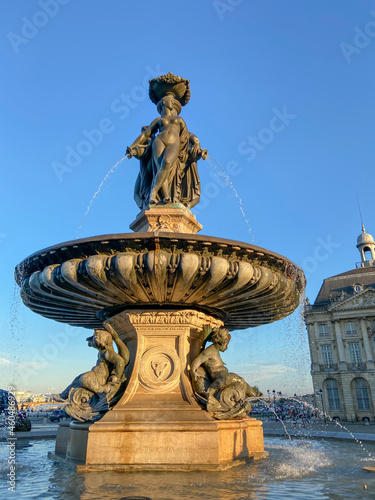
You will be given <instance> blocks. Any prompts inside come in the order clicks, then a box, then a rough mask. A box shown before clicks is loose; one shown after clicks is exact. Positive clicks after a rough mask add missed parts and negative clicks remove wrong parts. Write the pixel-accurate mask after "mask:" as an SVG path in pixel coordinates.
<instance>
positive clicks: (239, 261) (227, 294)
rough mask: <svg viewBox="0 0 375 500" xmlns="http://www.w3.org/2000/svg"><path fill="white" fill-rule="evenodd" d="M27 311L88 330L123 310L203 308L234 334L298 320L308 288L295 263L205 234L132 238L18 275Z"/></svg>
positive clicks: (40, 255) (79, 246)
mask: <svg viewBox="0 0 375 500" xmlns="http://www.w3.org/2000/svg"><path fill="white" fill-rule="evenodd" d="M15 279H16V281H17V283H18V284H19V286H20V287H21V297H22V300H23V301H24V303H25V305H26V306H27V307H29V308H30V309H31V310H33V311H34V312H36V313H38V314H41V315H42V316H45V317H47V318H50V319H54V320H56V321H60V322H63V323H68V324H71V325H74V326H83V327H85V328H97V327H100V326H101V325H102V321H103V320H105V319H108V318H109V317H111V316H113V315H115V314H118V313H119V312H121V311H123V310H128V309H134V308H144V309H150V308H151V309H152V308H156V309H160V307H164V308H170V307H172V308H173V307H174V308H180V309H186V308H188V309H197V310H201V311H202V312H206V313H208V314H210V315H212V316H214V317H216V318H218V319H221V320H222V321H224V323H225V325H226V326H227V328H229V329H230V330H236V329H243V328H248V327H251V326H259V325H261V324H267V323H271V322H273V321H276V320H278V319H282V318H284V317H285V316H288V315H289V314H291V313H292V312H293V311H294V310H295V309H296V307H297V306H298V304H299V299H300V294H301V292H302V291H303V289H304V286H305V276H304V274H303V272H302V270H301V269H300V268H299V267H298V266H296V265H295V264H293V263H292V262H291V261H290V260H288V259H286V258H285V257H282V256H281V255H278V254H276V253H274V252H269V251H268V250H265V249H263V248H261V247H257V246H255V245H251V244H249V243H244V242H239V241H234V240H228V239H222V238H217V237H212V236H205V235H196V234H194V235H192V234H180V233H162V232H155V233H125V234H111V235H100V236H95V237H93V238H85V239H81V240H74V241H70V242H66V243H60V244H58V245H54V246H51V247H48V248H46V249H44V250H41V251H39V252H36V253H34V254H32V255H31V256H29V257H27V258H26V259H25V260H23V261H22V262H21V263H20V264H19V265H18V266H17V267H16V270H15Z"/></svg>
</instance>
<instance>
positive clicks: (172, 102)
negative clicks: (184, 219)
mask: <svg viewBox="0 0 375 500" xmlns="http://www.w3.org/2000/svg"><path fill="white" fill-rule="evenodd" d="M149 95H150V99H151V101H152V102H153V103H154V104H156V105H157V110H158V113H159V114H160V117H158V118H155V120H153V121H152V122H151V124H150V125H148V126H145V127H142V132H141V134H140V135H139V136H138V137H137V138H136V140H135V141H134V142H133V144H132V145H131V146H129V147H128V148H127V150H126V156H127V157H128V158H132V157H133V156H134V157H135V158H138V159H139V160H140V171H139V175H138V178H137V180H136V184H135V189H134V199H135V201H136V203H137V205H138V206H139V208H140V209H141V210H144V209H147V208H150V207H152V206H153V205H168V204H171V203H172V204H175V203H179V204H183V205H185V206H186V207H187V208H191V207H194V206H195V205H196V204H197V203H198V202H199V198H200V181H199V176H198V168H197V162H198V160H199V159H200V158H203V159H206V158H207V156H208V153H207V151H206V150H202V149H201V147H200V143H199V140H198V138H197V137H196V136H195V135H194V134H192V133H191V132H189V131H188V129H187V127H186V123H185V122H184V120H183V119H182V118H181V117H180V116H179V114H180V113H181V108H182V106H185V104H187V103H188V101H189V99H190V88H189V80H185V79H184V78H181V77H179V76H176V75H173V74H172V73H168V74H167V75H162V76H159V77H158V78H154V79H153V80H150V89H149Z"/></svg>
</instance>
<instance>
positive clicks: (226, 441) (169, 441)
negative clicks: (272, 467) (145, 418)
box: [56, 419, 265, 471]
mask: <svg viewBox="0 0 375 500" xmlns="http://www.w3.org/2000/svg"><path fill="white" fill-rule="evenodd" d="M60 429H61V428H60ZM60 429H59V432H58V436H57V441H56V455H57V456H59V457H60V458H65V460H66V461H67V462H69V464H70V465H75V466H76V467H77V470H78V471H84V470H87V471H89V470H93V471H94V470H124V471H126V470H197V469H198V470H209V469H214V470H215V469H217V468H228V467H232V466H233V465H238V464H240V463H244V462H246V461H248V460H249V459H259V458H262V457H263V456H265V452H264V446H263V429H262V423H261V422H260V421H258V420H255V419H246V420H228V421H222V422H218V421H207V422H197V421H195V420H193V421H185V422H153V421H149V422H141V423H139V422H132V423H122V424H121V423H118V424H116V423H114V422H113V423H108V424H104V423H103V424H102V425H99V422H97V423H94V424H91V425H90V424H78V423H73V424H71V425H70V429H69V436H68V441H66V435H65V436H64V437H63V435H62V434H61V433H60ZM62 429H63V428H62ZM63 443H66V445H67V451H66V454H65V455H64V446H63Z"/></svg>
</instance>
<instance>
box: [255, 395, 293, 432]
mask: <svg viewBox="0 0 375 500" xmlns="http://www.w3.org/2000/svg"><path fill="white" fill-rule="evenodd" d="M264 398H265V396H264V397H261V398H258V399H261V400H262V401H263V402H264V403H266V405H267V407H268V408H269V409H270V410H271V411H272V413H273V414H274V415H275V418H276V419H277V420H278V421H279V422H281V425H282V426H283V427H284V431H285V434H286V435H287V436H288V438H289V441H292V437H291V435H290V434H289V432H288V431H287V428H286V425H285V424H284V422H283V421H282V420H281V418H280V417H279V416H278V414H277V413H276V411H275V409H274V408H272V406H271V405H270V403H268V402H267V401H266V400H265V399H264Z"/></svg>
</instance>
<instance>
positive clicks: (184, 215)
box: [129, 204, 203, 234]
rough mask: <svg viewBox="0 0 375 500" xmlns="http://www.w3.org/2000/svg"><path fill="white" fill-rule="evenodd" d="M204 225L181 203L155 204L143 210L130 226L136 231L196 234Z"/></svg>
mask: <svg viewBox="0 0 375 500" xmlns="http://www.w3.org/2000/svg"><path fill="white" fill-rule="evenodd" d="M202 227H203V226H202V225H201V224H199V222H197V220H196V218H195V215H194V214H193V213H192V212H190V210H189V209H188V208H186V207H184V205H181V204H175V205H167V206H160V207H159V206H155V207H152V208H150V209H148V210H142V212H140V213H139V214H138V215H137V218H136V219H135V221H134V222H132V223H131V224H130V226H129V228H130V229H131V230H132V231H134V232H136V233H139V232H155V231H163V232H166V233H185V234H186V233H187V234H196V233H197V232H198V231H200V230H201V229H202Z"/></svg>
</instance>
